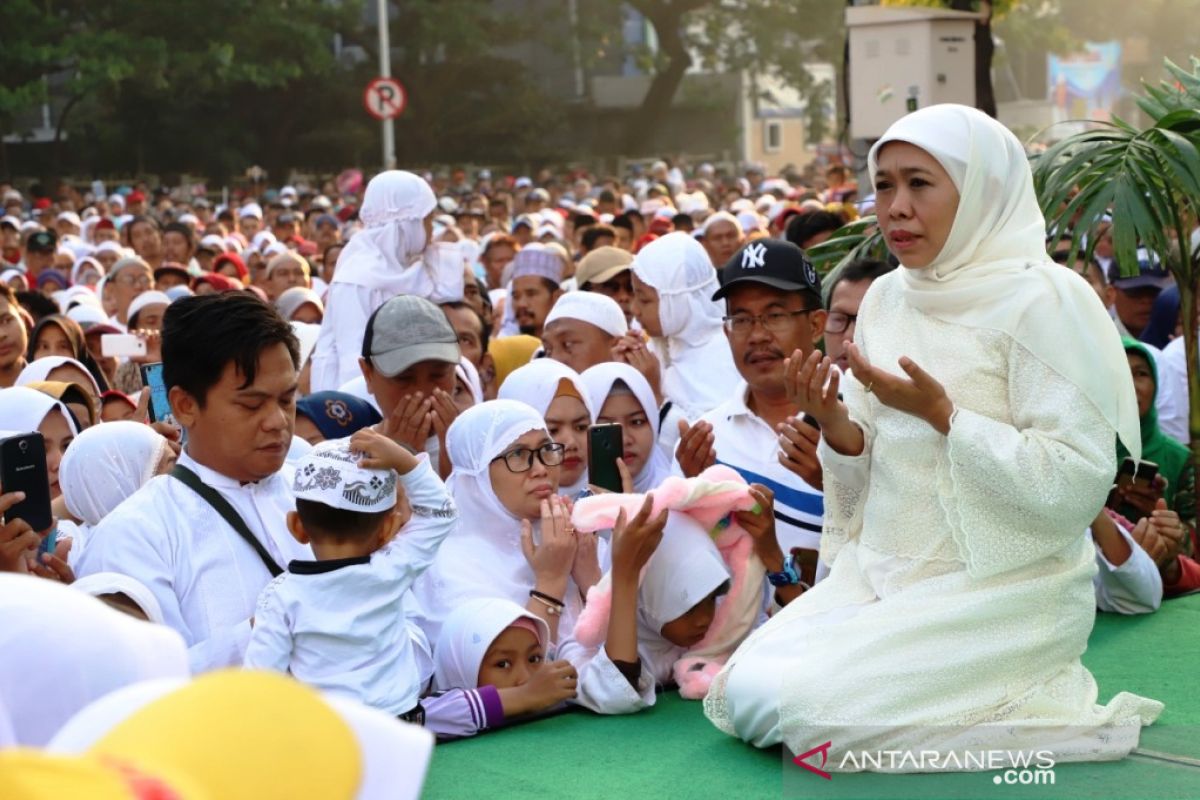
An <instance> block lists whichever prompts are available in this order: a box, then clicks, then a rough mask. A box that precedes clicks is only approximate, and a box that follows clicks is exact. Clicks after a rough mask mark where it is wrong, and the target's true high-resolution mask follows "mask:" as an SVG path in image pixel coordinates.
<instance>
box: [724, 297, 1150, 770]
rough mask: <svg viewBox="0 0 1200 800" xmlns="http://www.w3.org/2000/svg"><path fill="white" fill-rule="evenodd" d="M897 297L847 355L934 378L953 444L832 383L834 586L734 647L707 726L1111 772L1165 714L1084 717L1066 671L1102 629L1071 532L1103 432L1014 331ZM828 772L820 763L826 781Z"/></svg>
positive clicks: (1108, 710)
mask: <svg viewBox="0 0 1200 800" xmlns="http://www.w3.org/2000/svg"><path fill="white" fill-rule="evenodd" d="M901 292H902V283H901V282H900V281H899V280H886V279H880V280H879V281H876V284H875V285H874V286H873V287H872V290H871V291H870V292H869V293H868V295H867V297H866V298H865V300H864V304H863V308H862V310H861V312H860V314H861V319H863V320H865V321H869V322H868V324H867V325H866V326H863V325H862V324H860V326H859V330H858V343H859V346H860V347H861V348H862V349H863V352H864V353H865V355H866V356H867V358H868V359H869V360H870V361H871V363H872V364H875V365H877V366H880V367H883V368H885V369H889V370H891V371H893V372H896V373H898V374H899V373H900V369H899V366H898V365H897V363H896V362H897V359H898V358H899V357H900V356H902V355H908V356H910V357H911V358H913V359H914V360H915V361H916V362H917V363H918V364H919V365H921V366H922V367H923V368H924V369H926V370H927V371H928V372H930V373H931V374H932V375H933V376H934V377H935V378H936V379H937V380H938V381H940V382H941V383H942V385H943V386H945V388H946V391H947V393H948V394H949V396H950V398H951V399H952V400H953V401H954V403H955V406H956V408H957V412H956V414H955V416H954V418H953V421H952V425H951V431H950V434H949V435H948V436H942V435H941V434H939V433H937V432H936V431H934V430H933V428H931V427H930V426H929V425H928V424H926V423H925V422H923V421H921V420H919V419H917V418H916V417H913V416H910V415H907V414H904V413H901V412H899V411H896V410H894V409H891V408H889V407H887V406H884V405H882V404H881V403H880V402H879V401H878V400H877V399H876V398H875V397H874V396H873V395H870V394H867V393H865V392H864V390H863V387H862V385H861V384H859V383H858V382H857V381H855V380H853V379H847V380H846V381H845V382H844V384H843V393H844V396H845V401H846V404H847V406H848V407H849V410H850V414H851V416H852V417H853V418H854V419H855V421H857V422H858V423H859V424H860V425H861V426H862V428H863V431H864V433H865V435H866V449H865V450H864V452H863V454H862V455H860V456H857V457H845V456H841V455H838V454H836V453H834V452H833V451H832V450H830V449H829V448H828V447H825V446H824V445H823V444H822V451H821V458H822V462H823V464H824V465H825V492H826V500H825V528H824V533H823V536H822V545H821V555H822V559H823V560H824V561H825V563H827V564H830V565H831V570H830V574H829V576H828V577H827V578H826V579H825V580H824V581H822V582H821V583H819V584H818V585H817V586H816V587H814V588H813V589H812V590H811V591H809V592H807V593H805V594H804V595H803V596H802V597H801V598H799V599H798V600H797V601H795V602H793V603H791V604H790V605H788V606H787V607H786V608H785V609H784V610H783V611H782V612H780V613H779V614H778V615H776V616H775V617H773V618H772V619H771V620H770V621H769V622H767V623H766V624H765V625H764V626H763V627H762V628H760V629H759V630H757V631H756V632H755V633H754V634H753V635H752V636H751V637H750V638H749V639H747V640H746V642H744V643H743V644H742V646H741V647H740V648H739V649H738V650H737V652H736V653H735V654H734V655H733V657H732V658H731V659H730V661H729V663H728V664H727V666H726V667H725V669H724V671H722V672H721V673H720V674H719V675H718V676H717V678H716V680H715V681H714V683H713V687H712V689H711V690H710V692H709V695H708V698H707V699H706V700H705V704H704V706H705V713H706V714H707V715H708V717H709V718H710V719H711V720H712V721H713V723H714V724H716V725H717V727H718V728H720V729H721V730H723V731H725V732H727V733H729V734H731V735H734V736H738V737H741V738H742V739H745V740H746V741H748V742H751V743H752V744H755V745H757V746H760V747H763V746H768V745H772V744H777V743H779V742H783V743H784V744H785V745H787V746H788V748H789V749H790V750H791V751H792V752H795V753H803V752H805V751H807V750H809V749H811V748H813V747H817V746H819V745H821V744H822V743H824V742H826V741H832V743H833V750H832V751H831V753H837V752H839V751H842V750H848V749H853V750H856V751H858V750H861V749H867V748H870V749H872V750H873V749H893V750H894V749H901V748H911V749H913V750H936V751H940V752H943V753H945V752H947V751H950V750H954V751H958V752H962V751H964V750H965V749H999V750H1028V749H1032V750H1047V749H1048V750H1052V751H1053V752H1054V753H1055V754H1056V756H1057V760H1058V761H1069V760H1100V759H1112V758H1119V757H1121V756H1123V755H1125V754H1127V753H1128V751H1129V750H1130V749H1132V748H1133V747H1134V746H1135V745H1136V743H1137V738H1138V735H1139V731H1140V728H1141V726H1142V725H1148V724H1150V723H1151V722H1153V721H1154V720H1155V719H1156V718H1157V716H1158V714H1159V713H1160V712H1161V711H1162V707H1163V706H1162V704H1161V703H1159V702H1157V701H1154V700H1148V699H1145V698H1142V697H1138V696H1136V695H1132V694H1129V693H1125V692H1122V693H1120V694H1118V695H1117V696H1116V697H1114V698H1113V699H1112V700H1111V701H1110V702H1109V703H1108V704H1107V705H1105V706H1100V705H1097V704H1096V699H1097V687H1096V683H1095V681H1094V680H1093V678H1092V676H1091V674H1090V673H1089V672H1088V671H1087V670H1086V669H1084V667H1083V665H1082V664H1081V663H1080V661H1079V657H1080V654H1082V653H1083V651H1084V649H1085V648H1086V646H1087V640H1088V635H1089V634H1090V633H1091V630H1092V624H1093V621H1094V617H1095V595H1094V590H1093V588H1092V574H1093V573H1094V572H1095V569H1096V567H1095V558H1094V553H1093V548H1092V545H1091V544H1090V542H1089V541H1088V539H1087V537H1086V536H1085V533H1084V531H1085V528H1086V527H1087V526H1088V524H1089V523H1090V521H1091V520H1092V518H1093V517H1094V516H1095V514H1096V512H1097V510H1098V509H1099V508H1100V507H1101V505H1102V503H1103V501H1104V497H1105V494H1106V493H1107V491H1108V488H1109V486H1110V483H1111V479H1112V475H1113V474H1114V472H1115V452H1114V435H1113V432H1112V429H1111V428H1109V427H1108V426H1107V425H1106V424H1105V422H1104V419H1103V417H1102V416H1101V415H1100V413H1099V412H1098V411H1097V410H1096V409H1095V408H1094V407H1092V406H1091V404H1090V403H1089V402H1088V401H1087V400H1086V399H1085V398H1084V396H1083V395H1082V394H1081V393H1080V392H1079V391H1078V390H1077V389H1076V387H1075V386H1074V385H1073V384H1071V383H1069V382H1067V381H1066V380H1064V379H1063V378H1062V377H1061V376H1059V375H1058V374H1056V373H1054V372H1053V371H1051V370H1050V369H1049V368H1048V367H1047V366H1045V365H1044V364H1043V363H1042V362H1041V361H1039V360H1037V359H1036V358H1034V357H1033V356H1032V355H1031V354H1030V353H1029V352H1028V351H1027V350H1025V349H1024V348H1022V347H1021V346H1020V345H1019V344H1017V343H1016V342H1015V341H1014V340H1013V339H1012V338H1010V337H1009V336H1008V335H1006V334H1003V333H998V332H993V331H987V330H981V329H975V328H968V327H963V326H959V325H953V324H950V323H946V322H942V321H939V320H936V319H934V318H932V317H929V316H927V315H924V314H921V313H919V312H916V311H913V310H912V309H911V308H910V307H909V306H908V305H906V304H905V303H904V301H903V298H902V296H901ZM1032 313H1053V310H1051V309H1036V310H1033V311H1032ZM850 763H851V766H845V767H842V768H844V769H846V770H852V769H854V767H853V762H850ZM839 766H840V765H839V764H838V763H835V759H834V758H833V757H832V755H831V757H830V759H829V761H828V763H827V765H826V767H825V769H826V770H830V769H831V768H832V769H834V770H836V769H838V768H839ZM950 768H956V767H950Z"/></svg>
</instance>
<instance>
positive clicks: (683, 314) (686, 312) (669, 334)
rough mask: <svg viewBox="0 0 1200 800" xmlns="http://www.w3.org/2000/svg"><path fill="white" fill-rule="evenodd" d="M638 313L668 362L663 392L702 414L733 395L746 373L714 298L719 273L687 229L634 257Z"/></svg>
mask: <svg viewBox="0 0 1200 800" xmlns="http://www.w3.org/2000/svg"><path fill="white" fill-rule="evenodd" d="M632 269H633V315H634V316H635V317H637V320H638V322H639V323H641V326H642V329H643V330H644V331H646V333H647V334H649V335H650V343H651V346H652V347H653V348H654V350H655V354H656V355H657V356H658V358H659V361H661V362H662V367H663V395H664V396H665V397H666V399H667V400H669V401H670V402H671V403H672V404H673V405H674V406H676V407H678V408H679V409H681V410H682V411H683V412H684V416H685V417H686V418H687V419H689V420H694V419H696V418H698V417H699V416H700V415H701V414H704V413H706V412H708V411H711V410H712V409H714V408H716V407H717V406H718V405H720V404H721V403H723V402H725V401H726V400H727V399H729V387H731V386H736V385H737V384H738V381H740V380H741V376H740V375H739V374H738V371H737V367H735V366H734V364H733V355H732V353H731V351H730V349H729V342H728V340H727V339H726V338H725V334H724V332H723V330H722V322H721V316H722V314H723V313H724V311H723V310H722V308H721V306H720V305H719V304H717V303H715V302H713V299H712V296H713V293H714V292H715V291H716V290H717V288H718V284H717V273H716V270H714V269H713V267H712V262H711V261H710V260H709V258H708V254H707V253H706V252H705V251H704V247H703V246H701V244H700V243H699V242H697V241H696V240H695V239H693V238H692V237H691V236H690V235H688V234H686V233H680V232H677V233H668V234H667V235H666V236H663V237H662V238H661V239H656V240H654V241H653V242H651V243H650V244H648V245H646V246H645V247H643V248H642V249H641V250H640V251H638V254H637V256H635V257H634V259H633V267H632Z"/></svg>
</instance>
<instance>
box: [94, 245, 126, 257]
mask: <svg viewBox="0 0 1200 800" xmlns="http://www.w3.org/2000/svg"><path fill="white" fill-rule="evenodd" d="M96 253H116V254H117V255H119V256H121V257H124V256H125V255H127V254H126V252H125V248H124V247H122V246H121V245H120V243H118V242H112V241H109V242H101V243H100V244H98V245H96V250H95V252H94V253H92V255H95V254H96Z"/></svg>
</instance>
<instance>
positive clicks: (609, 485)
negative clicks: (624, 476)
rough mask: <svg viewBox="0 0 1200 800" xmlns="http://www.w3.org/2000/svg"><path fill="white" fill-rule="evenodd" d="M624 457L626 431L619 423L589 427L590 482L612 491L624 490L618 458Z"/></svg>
mask: <svg viewBox="0 0 1200 800" xmlns="http://www.w3.org/2000/svg"><path fill="white" fill-rule="evenodd" d="M624 457H625V445H624V432H623V431H622V429H621V426H620V425H619V424H616V423H609V424H606V425H592V426H591V427H589V428H588V483H590V484H592V485H594V486H599V487H600V488H601V489H607V490H608V491H610V492H620V491H623V489H624V487H622V486H621V473H620V471H618V470H617V460H618V459H621V458H624Z"/></svg>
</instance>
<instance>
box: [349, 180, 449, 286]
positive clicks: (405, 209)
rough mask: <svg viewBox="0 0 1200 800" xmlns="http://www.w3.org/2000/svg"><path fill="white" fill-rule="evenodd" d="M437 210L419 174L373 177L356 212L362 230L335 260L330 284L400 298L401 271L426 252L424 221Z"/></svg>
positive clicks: (403, 280) (402, 274)
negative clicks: (364, 288) (354, 286)
mask: <svg viewBox="0 0 1200 800" xmlns="http://www.w3.org/2000/svg"><path fill="white" fill-rule="evenodd" d="M436 205H437V198H436V197H434V194H433V189H431V188H430V187H429V184H428V183H426V182H425V179H424V178H422V177H420V176H419V175H414V174H413V173H411V172H405V171H403V170H389V171H387V172H381V173H379V174H378V175H376V176H375V177H374V178H372V179H371V182H370V183H368V184H367V191H366V194H365V195H364V197H363V204H362V208H361V209H359V212H358V215H359V218H360V219H361V220H362V223H363V228H362V230H360V231H359V232H358V233H356V234H354V236H353V238H351V239H350V241H349V243H347V245H346V249H344V250H343V251H342V254H341V256H339V258H338V268H337V272H335V273H334V276H333V282H334V283H335V284H337V283H350V284H356V285H358V286H365V287H367V288H368V289H379V290H385V291H392V290H394V293H395V294H399V293H400V292H401V290H402V289H404V288H406V287H407V286H408V285H409V284H410V283H411V280H405V272H406V271H407V270H409V269H410V268H411V267H413V266H414V265H415V264H417V262H419V261H420V259H421V254H422V253H423V252H424V251H425V245H426V244H427V242H426V241H425V226H424V220H425V217H427V216H429V212H431V211H433V209H434V207H435V206H436Z"/></svg>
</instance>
